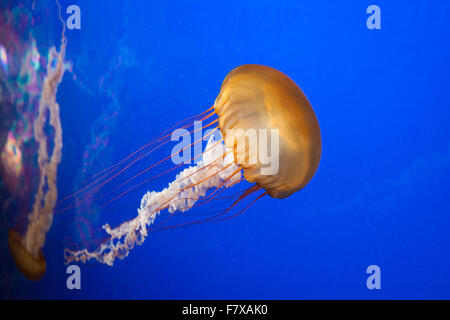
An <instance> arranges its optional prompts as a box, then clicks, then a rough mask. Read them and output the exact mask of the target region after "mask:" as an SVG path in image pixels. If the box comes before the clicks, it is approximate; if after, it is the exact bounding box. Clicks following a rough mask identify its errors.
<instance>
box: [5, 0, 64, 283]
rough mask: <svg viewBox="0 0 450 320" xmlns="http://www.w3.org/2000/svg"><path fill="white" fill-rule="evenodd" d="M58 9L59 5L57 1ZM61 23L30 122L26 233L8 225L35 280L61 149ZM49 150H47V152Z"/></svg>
mask: <svg viewBox="0 0 450 320" xmlns="http://www.w3.org/2000/svg"><path fill="white" fill-rule="evenodd" d="M57 5H58V7H59V9H61V7H60V5H59V3H58V2H57ZM59 18H60V20H61V22H62V24H63V29H62V37H61V46H60V51H59V52H58V51H57V50H56V48H55V47H52V48H50V51H49V55H48V61H47V69H46V75H45V77H44V82H43V88H42V92H41V96H40V99H39V106H38V109H39V110H38V112H39V113H38V116H37V117H36V119H35V121H34V123H33V131H34V139H35V140H36V142H37V144H38V166H39V186H38V191H37V192H36V194H35V197H34V203H33V209H32V211H31V212H30V213H29V214H28V225H27V228H26V231H25V234H23V235H21V234H20V233H19V232H18V231H17V230H15V229H10V230H9V233H8V244H9V248H10V251H11V255H12V258H13V260H14V262H15V264H16V266H17V267H18V269H19V270H20V271H21V272H22V274H23V275H25V276H26V277H27V278H28V279H30V280H33V281H37V280H39V279H40V278H41V277H42V276H43V275H44V274H45V271H46V268H47V263H46V260H45V257H44V255H43V253H42V248H43V247H44V244H45V238H46V234H47V232H48V231H49V229H50V227H51V225H52V221H53V213H54V212H53V210H54V207H55V205H56V202H57V197H58V189H57V184H56V182H57V181H56V180H57V172H58V165H59V163H60V161H61V153H62V145H63V142H62V127H61V120H60V116H59V104H58V103H57V102H56V93H57V90H58V86H59V84H60V82H61V80H62V78H63V75H64V72H65V71H66V69H67V68H68V65H67V64H66V63H65V61H64V58H65V49H66V44H67V43H66V38H65V35H64V32H65V24H64V21H63V20H62V18H61V12H59ZM46 122H48V123H49V125H50V126H51V127H52V128H53V130H54V133H53V140H52V141H51V144H53V147H52V150H48V145H49V144H50V143H49V139H48V137H47V134H46V132H45V125H46ZM49 152H50V154H49Z"/></svg>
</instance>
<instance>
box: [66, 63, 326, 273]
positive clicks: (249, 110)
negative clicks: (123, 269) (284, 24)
mask: <svg viewBox="0 0 450 320" xmlns="http://www.w3.org/2000/svg"><path fill="white" fill-rule="evenodd" d="M213 109H214V110H213ZM213 116H218V119H216V120H214V121H212V122H210V123H209V124H208V125H205V126H204V128H205V127H208V126H209V127H210V126H212V125H213V124H215V123H218V129H219V130H220V133H221V135H222V137H223V138H216V137H215V136H214V135H212V134H211V136H210V137H209V141H208V143H207V144H206V147H205V148H204V151H203V153H202V154H201V159H200V161H198V162H197V163H196V165H193V166H190V167H188V168H186V169H184V170H182V171H181V172H180V173H178V175H177V176H176V178H175V180H174V181H173V182H171V183H169V185H168V186H167V188H165V189H163V190H162V191H159V192H156V191H149V192H147V193H146V194H145V195H144V196H143V197H142V199H141V204H140V208H139V209H138V215H137V216H136V217H135V218H134V219H131V220H129V221H126V222H124V223H122V224H120V225H119V226H117V227H115V228H111V227H110V226H109V225H108V224H105V225H104V226H103V229H104V230H105V231H106V233H107V234H108V238H107V239H106V240H105V241H104V242H102V243H101V244H100V245H99V246H98V247H97V248H96V249H95V250H93V251H89V250H88V249H82V250H70V249H66V250H65V252H64V256H65V260H66V263H70V262H73V261H81V262H86V261H88V260H89V259H96V260H98V261H99V262H101V263H105V264H107V265H111V266H112V265H113V263H114V261H115V259H116V258H119V259H123V258H125V257H126V256H127V255H128V254H129V251H130V250H131V249H133V247H134V246H135V245H136V244H138V245H140V244H142V243H143V242H144V240H145V238H146V237H147V235H148V233H149V232H152V231H153V229H152V227H153V226H154V222H155V220H156V218H157V217H158V216H159V215H160V213H161V212H162V211H163V210H168V211H169V212H170V213H171V214H174V213H175V212H185V211H188V210H190V209H191V208H193V207H194V206H197V205H198V204H197V202H200V203H205V202H209V201H211V200H213V199H214V197H215V196H216V195H217V193H219V192H220V191H219V189H221V190H223V189H229V188H231V187H233V186H235V185H237V184H239V183H240V182H242V181H243V180H246V181H248V182H249V183H252V184H253V185H252V186H251V187H249V188H248V189H247V190H245V191H244V192H243V193H242V194H241V195H240V196H239V197H238V199H237V200H236V201H235V202H234V203H233V204H232V205H231V206H230V207H229V208H228V209H226V210H224V211H223V212H221V213H219V214H217V215H214V216H212V217H209V218H205V219H202V220H197V221H190V222H187V223H184V224H183V225H186V224H195V223H205V222H215V221H220V220H224V219H228V218H231V217H234V216H237V215H239V214H241V213H242V212H243V211H244V210H245V209H246V208H248V206H249V205H248V206H247V207H246V208H244V210H242V211H240V212H238V213H237V214H234V215H231V216H230V215H228V216H226V215H227V214H229V212H230V210H231V209H232V208H233V207H235V205H236V204H237V203H239V202H240V201H243V199H244V198H246V197H248V196H250V195H253V196H256V197H255V199H254V200H253V201H252V202H251V203H253V202H255V201H256V200H258V199H260V198H261V197H263V196H264V195H269V196H271V197H273V198H279V199H282V198H286V197H288V196H290V195H292V194H293V193H294V192H296V191H298V190H300V189H302V188H303V187H304V186H305V185H306V184H307V183H308V182H309V181H310V180H311V178H312V177H313V176H314V174H315V172H316V170H317V168H318V165H319V161H320V157H321V136H320V128H319V123H318V121H317V118H316V116H315V114H314V111H313V109H312V107H311V105H310V103H309V102H308V100H307V98H306V97H305V95H304V94H303V92H302V91H301V90H300V88H299V87H298V86H297V85H296V84H295V83H294V82H293V81H292V80H291V79H290V78H289V77H287V76H286V75H285V74H283V73H282V72H280V71H278V70H275V69H273V68H271V67H267V66H262V65H243V66H240V67H237V68H235V69H234V70H232V71H231V72H230V73H229V74H228V75H227V77H226V78H225V80H224V81H223V84H222V87H221V90H220V93H219V95H218V97H217V98H216V100H215V103H214V106H213V107H211V108H210V109H208V110H206V111H205V112H203V113H202V114H200V115H199V117H201V118H200V119H202V120H205V119H209V118H211V117H213ZM194 118H196V119H198V117H194ZM194 131H195V130H194ZM248 132H257V133H258V134H261V135H265V137H266V138H267V139H259V142H258V148H260V149H265V150H266V151H267V154H266V155H268V154H270V155H271V156H272V160H274V158H275V157H277V159H275V161H276V162H277V165H276V166H275V170H274V171H270V170H269V171H268V170H267V169H268V162H267V161H266V160H267V159H265V158H264V157H262V154H261V153H260V152H258V151H257V149H258V148H256V149H255V148H253V147H254V144H252V143H251V141H250V138H249V136H248V135H247V133H248ZM267 132H275V133H276V135H271V136H270V137H267ZM167 137H168V135H162V137H159V138H157V139H156V140H154V141H153V142H152V143H154V144H157V147H155V148H154V149H156V148H158V147H159V146H160V145H162V144H165V143H167V141H166V140H165V139H166V138H167ZM261 141H262V142H261ZM195 143H197V141H196V142H194V144H195ZM200 143H201V142H200ZM144 147H146V146H144ZM154 149H152V150H154ZM139 151H140V150H138V151H137V152H139ZM180 151H181V150H179V151H178V152H180ZM150 152H151V151H150ZM135 154H136V153H134V154H132V155H130V156H129V157H127V158H125V159H124V160H123V161H121V162H120V163H118V164H117V165H115V166H113V167H111V168H108V169H106V170H105V171H103V172H100V173H99V174H98V175H97V176H96V177H94V181H93V182H92V183H90V184H88V185H86V186H85V187H84V188H82V189H81V190H79V191H77V192H76V193H77V194H79V193H84V192H85V193H87V194H89V193H88V192H89V189H90V188H94V187H95V188H94V189H98V187H99V186H100V187H101V186H102V185H104V184H106V183H108V182H110V181H111V180H112V179H114V177H116V176H117V175H118V174H120V173H121V172H123V170H125V169H127V168H128V167H129V166H131V165H132V164H133V163H134V162H136V161H138V160H139V159H141V158H142V157H143V156H145V155H146V154H144V155H143V156H140V157H138V158H137V160H136V158H135V160H132V161H131V162H129V163H127V161H130V160H129V159H132V157H133V156H134V155H135ZM168 158H170V156H169V157H167V158H165V159H163V160H161V161H160V162H158V163H156V164H154V165H152V166H151V167H149V168H152V167H154V166H155V165H157V164H159V163H161V162H162V161H165V160H167V159H168ZM124 163H125V164H126V165H125V166H123V164H124ZM121 166H123V167H121ZM176 167H178V166H176ZM176 167H175V168H176ZM119 168H121V169H119ZM149 168H147V169H146V170H144V172H145V171H147V170H148V169H149ZM163 173H164V172H163ZM163 173H161V174H163ZM242 176H243V177H242ZM132 179H133V178H132ZM132 179H130V180H132ZM127 182H129V180H128V181H126V183H127ZM119 187H120V186H119ZM259 193H261V194H259ZM90 196H91V195H88V197H90ZM251 203H250V204H251ZM163 224H164V221H163V222H161V223H158V225H163Z"/></svg>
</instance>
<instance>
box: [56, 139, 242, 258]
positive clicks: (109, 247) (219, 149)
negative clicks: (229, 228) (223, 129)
mask: <svg viewBox="0 0 450 320" xmlns="http://www.w3.org/2000/svg"><path fill="white" fill-rule="evenodd" d="M214 144H215V140H214V136H211V137H210V140H209V141H208V143H207V145H206V148H205V150H206V149H208V148H209V150H208V151H207V152H204V153H203V157H202V159H201V160H200V161H199V162H198V163H197V164H196V165H195V166H191V167H188V168H186V169H184V170H183V171H181V172H180V173H179V174H178V175H177V177H176V178H175V180H174V181H173V182H172V183H170V184H169V186H168V187H167V188H166V189H164V190H162V191H160V192H154V191H153V192H147V193H146V194H145V195H144V197H143V198H142V200H141V206H140V208H139V209H138V215H137V217H135V218H134V219H132V220H129V221H126V222H124V223H122V224H121V225H119V226H118V227H116V228H111V227H110V226H109V225H108V224H105V225H104V226H103V229H104V230H105V231H106V233H107V234H108V235H109V238H108V239H107V240H106V241H105V242H103V243H102V244H101V245H100V246H99V247H98V248H97V249H96V250H94V251H92V252H89V251H88V250H86V249H83V250H80V251H71V250H68V249H66V250H65V254H64V255H65V260H66V263H70V262H72V261H81V262H86V261H87V260H89V259H96V260H98V261H99V262H102V263H105V264H107V265H113V263H114V261H115V259H116V258H119V259H123V258H125V257H126V256H127V255H128V254H129V251H130V250H131V249H132V248H134V246H135V245H136V244H137V245H140V244H142V243H143V242H144V240H145V238H146V237H147V235H148V230H147V228H148V227H150V226H151V225H152V224H153V223H154V221H155V219H156V217H157V216H158V215H159V214H160V212H161V210H163V209H168V210H169V212H170V213H174V212H175V211H181V212H185V211H187V210H189V209H190V208H191V207H192V206H193V205H194V204H195V203H196V202H197V201H198V200H199V199H200V198H202V197H205V195H206V193H207V191H208V190H210V189H213V188H215V187H218V186H221V185H222V186H224V187H226V186H227V185H230V184H232V183H235V182H236V181H238V180H240V179H241V174H240V173H239V174H238V173H236V171H238V172H240V168H239V166H238V165H237V164H235V163H234V158H233V157H232V153H229V154H227V155H226V156H225V157H224V161H220V162H215V160H217V159H218V158H220V157H223V155H224V154H225V153H227V152H229V151H230V150H227V149H226V148H225V146H224V145H223V143H221V144H217V145H216V146H215V147H214V148H210V147H211V146H212V145H214ZM211 163H213V165H212V166H210V167H208V168H207V169H205V170H199V169H200V168H202V167H206V166H208V165H210V164H211ZM224 167H227V168H226V169H224ZM222 169H223V170H222ZM195 171H197V173H196V174H194V175H191V174H192V173H193V172H195ZM189 175H191V176H190V177H188V178H186V177H187V176H189ZM231 175H233V177H232V178H230V176H231ZM205 176H207V177H209V178H208V179H206V180H205V179H204V178H205ZM185 178H186V179H185ZM199 181H201V183H198V182H199ZM224 182H225V183H224ZM187 186H190V188H186V187H187ZM185 198H190V199H192V200H186V199H185Z"/></svg>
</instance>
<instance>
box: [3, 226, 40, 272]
mask: <svg viewBox="0 0 450 320" xmlns="http://www.w3.org/2000/svg"><path fill="white" fill-rule="evenodd" d="M8 244H9V250H10V252H11V256H12V258H13V260H14V263H15V264H16V266H17V268H18V269H19V270H20V272H21V273H22V274H23V275H24V276H25V277H27V278H28V279H29V280H31V281H38V280H39V279H41V278H42V276H43V275H44V274H45V271H46V269H47V263H46V261H45V258H44V255H43V253H42V251H41V250H39V252H38V253H37V255H36V256H34V255H33V254H31V253H30V252H29V250H28V249H27V248H26V247H25V246H24V244H23V240H22V236H21V235H20V234H19V233H18V232H16V231H15V230H14V229H10V230H9V233H8Z"/></svg>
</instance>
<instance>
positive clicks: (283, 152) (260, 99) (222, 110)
mask: <svg viewBox="0 0 450 320" xmlns="http://www.w3.org/2000/svg"><path fill="white" fill-rule="evenodd" d="M214 109H215V111H216V113H217V115H218V116H219V128H220V131H221V133H222V135H223V137H224V141H225V145H226V146H227V147H228V148H232V149H233V150H234V153H235V159H237V160H239V159H242V160H243V161H242V162H241V163H239V164H240V165H241V166H242V168H243V170H244V177H245V179H246V180H247V181H248V182H251V183H256V184H257V185H259V186H260V187H261V188H263V189H265V190H266V191H267V193H268V194H269V195H270V196H271V197H273V198H286V197H288V196H290V195H291V194H293V193H294V192H296V191H298V190H300V189H302V188H303V187H304V186H305V185H306V184H307V183H308V182H309V181H310V180H311V178H312V177H313V175H314V173H315V172H316V170H317V168H318V166H319V161H320V156H321V150H322V146H321V137H320V127H319V123H318V121H317V118H316V115H315V114H314V111H313V109H312V107H311V105H310V103H309V101H308V99H307V98H306V97H305V95H304V94H303V92H302V90H301V89H300V88H299V87H298V86H297V85H296V84H295V83H294V81H292V80H291V79H290V78H289V77H288V76H286V75H285V74H283V73H282V72H280V71H278V70H276V69H274V68H271V67H267V66H263V65H252V64H248V65H242V66H239V67H237V68H235V69H233V70H232V71H231V72H230V73H229V74H228V75H227V76H226V77H225V80H224V81H223V84H222V87H221V90H220V93H219V95H218V97H217V99H216V101H215V103H214ZM255 128H257V129H263V130H267V131H270V130H272V129H277V130H278V134H279V138H280V142H279V150H278V155H279V170H278V172H276V173H275V174H272V175H261V174H260V173H261V166H262V164H261V162H260V161H258V162H257V163H254V164H249V163H248V161H246V160H247V159H248V158H249V155H248V152H249V149H248V148H245V147H244V148H242V147H239V145H237V143H236V141H242V140H239V137H237V139H236V137H235V134H233V135H232V136H228V135H227V132H232V133H236V132H237V134H238V135H239V134H243V133H245V132H248V130H249V129H255ZM236 129H241V130H236ZM267 148H268V149H270V145H268V146H267ZM272 151H274V150H272ZM243 153H244V154H243Z"/></svg>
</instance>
